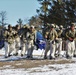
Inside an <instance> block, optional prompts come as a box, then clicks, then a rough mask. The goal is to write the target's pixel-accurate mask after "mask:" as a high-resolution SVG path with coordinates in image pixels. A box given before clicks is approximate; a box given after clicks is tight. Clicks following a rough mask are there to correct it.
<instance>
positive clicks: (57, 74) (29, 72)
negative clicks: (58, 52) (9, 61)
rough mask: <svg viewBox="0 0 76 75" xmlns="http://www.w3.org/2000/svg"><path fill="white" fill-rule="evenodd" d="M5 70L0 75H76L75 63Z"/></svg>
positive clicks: (0, 71)
mask: <svg viewBox="0 0 76 75" xmlns="http://www.w3.org/2000/svg"><path fill="white" fill-rule="evenodd" d="M5 67H6V69H4V70H0V75H76V63H72V64H54V65H44V66H40V67H35V68H30V69H24V68H22V69H21V68H20V69H11V68H10V69H8V67H10V66H9V65H8V66H5Z"/></svg>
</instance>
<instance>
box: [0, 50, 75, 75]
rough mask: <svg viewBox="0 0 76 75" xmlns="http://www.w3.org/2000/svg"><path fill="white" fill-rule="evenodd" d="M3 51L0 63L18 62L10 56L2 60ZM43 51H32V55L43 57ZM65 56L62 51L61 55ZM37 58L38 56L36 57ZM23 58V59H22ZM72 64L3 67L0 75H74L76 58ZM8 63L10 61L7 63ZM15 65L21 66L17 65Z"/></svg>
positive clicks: (0, 69) (2, 51) (14, 57)
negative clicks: (15, 67)
mask: <svg viewBox="0 0 76 75" xmlns="http://www.w3.org/2000/svg"><path fill="white" fill-rule="evenodd" d="M4 53H5V50H4V49H2V50H0V55H2V56H0V61H1V62H2V61H6V60H8V59H9V60H18V59H20V56H18V57H16V56H12V58H11V57H10V58H4ZM43 54H44V50H34V53H33V55H40V56H41V55H43ZM63 54H65V52H64V51H62V53H61V55H63ZM37 57H38V58H39V56H37ZM24 58H25V57H24ZM72 60H74V61H75V62H74V63H68V64H67V63H66V64H49V65H43V66H42V65H40V66H39V67H34V68H17V69H14V67H13V66H11V65H10V64H9V65H5V66H3V67H0V75H76V58H74V59H72ZM31 61H32V60H31ZM9 62H10V61H9ZM16 65H21V63H18V64H16Z"/></svg>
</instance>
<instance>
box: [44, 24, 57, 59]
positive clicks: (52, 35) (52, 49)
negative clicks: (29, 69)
mask: <svg viewBox="0 0 76 75" xmlns="http://www.w3.org/2000/svg"><path fill="white" fill-rule="evenodd" d="M54 27H55V25H54V24H51V27H50V31H49V33H48V34H47V36H46V37H47V38H48V40H49V42H50V59H54V58H55V48H56V44H55V40H57V37H58V35H57V32H56V30H55V29H54ZM46 46H47V45H46ZM47 48H48V47H46V49H45V54H44V58H45V59H46V58H47V57H46V56H47V52H48V50H47Z"/></svg>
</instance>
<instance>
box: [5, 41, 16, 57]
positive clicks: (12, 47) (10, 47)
mask: <svg viewBox="0 0 76 75" xmlns="http://www.w3.org/2000/svg"><path fill="white" fill-rule="evenodd" d="M4 43H5V57H8V56H9V55H11V53H12V51H14V50H15V42H14V43H12V44H9V43H8V42H6V41H5V42H4Z"/></svg>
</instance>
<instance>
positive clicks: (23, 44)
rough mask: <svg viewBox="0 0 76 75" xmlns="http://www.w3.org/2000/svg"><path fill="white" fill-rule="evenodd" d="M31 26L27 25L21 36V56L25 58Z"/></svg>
mask: <svg viewBox="0 0 76 75" xmlns="http://www.w3.org/2000/svg"><path fill="white" fill-rule="evenodd" d="M29 28H30V27H29V25H25V26H24V28H23V31H22V34H21V48H22V50H21V53H20V54H21V56H24V55H25V53H26V50H27V35H29V31H30V30H29Z"/></svg>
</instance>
